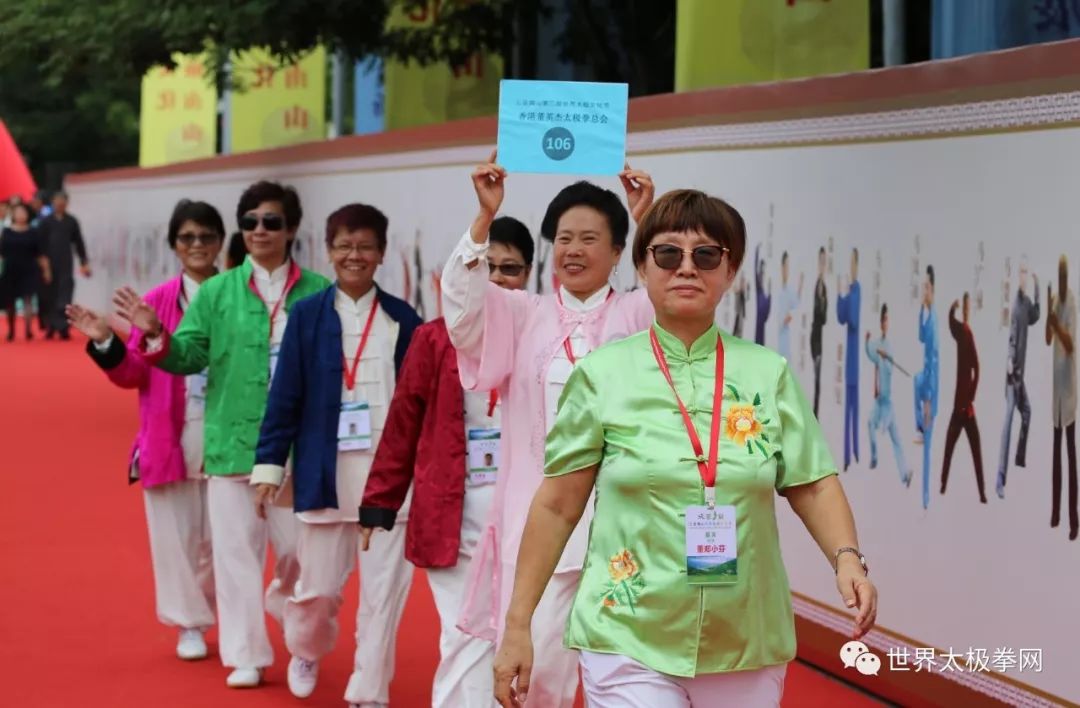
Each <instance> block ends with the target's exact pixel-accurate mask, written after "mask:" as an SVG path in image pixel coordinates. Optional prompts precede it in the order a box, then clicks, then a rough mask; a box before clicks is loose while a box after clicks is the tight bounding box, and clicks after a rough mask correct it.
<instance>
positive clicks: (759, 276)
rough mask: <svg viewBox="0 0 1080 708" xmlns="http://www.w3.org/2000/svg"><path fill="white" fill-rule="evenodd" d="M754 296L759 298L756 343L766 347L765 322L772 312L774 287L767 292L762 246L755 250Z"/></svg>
mask: <svg viewBox="0 0 1080 708" xmlns="http://www.w3.org/2000/svg"><path fill="white" fill-rule="evenodd" d="M770 286H771V284H770ZM754 295H755V296H756V297H757V307H755V308H754V317H755V318H756V319H757V322H756V325H755V327H754V342H755V343H756V344H761V345H764V344H765V322H766V321H767V320H768V319H769V312H770V311H771V310H772V287H769V288H768V290H767V291H766V286H765V261H764V259H762V257H761V246H760V245H759V246H758V247H757V248H755V249H754Z"/></svg>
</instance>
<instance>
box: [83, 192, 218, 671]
mask: <svg viewBox="0 0 1080 708" xmlns="http://www.w3.org/2000/svg"><path fill="white" fill-rule="evenodd" d="M167 238H168V243H169V248H170V249H172V251H173V252H174V253H175V254H176V256H177V258H178V259H179V261H180V267H181V271H180V275H178V276H176V277H174V278H170V279H169V280H166V281H165V282H164V283H162V284H161V285H158V286H157V287H155V288H153V289H152V290H150V292H148V293H147V294H146V302H147V304H149V305H150V306H151V307H152V308H154V311H155V313H157V317H158V319H159V320H161V323H162V326H163V327H164V328H165V329H166V330H168V331H170V332H173V331H175V330H176V327H177V325H179V324H180V320H181V318H182V317H183V314H184V311H185V310H186V309H187V308H188V306H189V305H190V304H191V302H192V300H194V299H195V296H196V294H197V293H198V292H199V289H200V288H201V287H202V284H203V283H204V282H206V280H207V279H208V278H210V277H212V276H213V275H214V274H216V273H217V268H216V267H214V263H215V261H216V260H217V257H218V254H219V253H220V252H221V245H222V241H223V240H224V238H225V225H224V223H223V222H222V220H221V215H220V214H219V213H218V211H217V209H215V208H214V207H212V206H210V205H209V204H207V203H206V202H192V201H188V200H186V199H185V200H183V201H181V202H180V203H179V204H177V205H176V209H175V210H174V211H173V214H172V217H171V218H170V219H169V227H168V236H167ZM67 316H68V320H69V322H70V324H71V326H73V327H75V329H77V330H79V331H80V332H82V333H83V334H84V335H86V336H87V337H88V338H89V339H90V341H89V342H88V343H87V345H86V352H87V354H89V355H90V358H91V359H93V361H94V363H96V364H97V365H98V366H99V367H100V368H101V369H102V371H104V372H105V374H106V375H107V376H108V377H109V380H110V381H112V382H113V383H114V384H116V385H117V386H119V387H120V388H133V389H138V391H139V432H138V433H137V434H136V436H135V444H134V445H133V446H132V449H131V457H130V459H129V461H128V481H129V483H134V482H136V481H141V482H142V487H143V502H144V506H145V508H146V528H147V531H148V533H149V536H150V562H151V566H152V567H153V572H154V591H155V600H156V606H157V617H158V621H159V622H161V623H162V624H164V625H166V626H168V627H177V628H178V631H179V636H178V639H177V644H176V655H177V657H179V658H180V659H184V660H194V659H204V658H206V655H207V649H206V641H205V640H204V638H203V633H204V632H206V630H208V629H209V628H210V627H212V626H213V624H214V612H215V607H214V572H213V555H212V551H211V543H210V518H209V514H208V513H207V506H206V475H204V474H203V416H204V412H205V407H206V372H205V371H202V372H199V373H197V374H192V375H190V376H177V375H174V374H170V373H167V372H165V371H162V370H161V369H155V368H153V367H152V366H150V365H149V364H147V363H146V360H145V359H143V357H142V356H140V355H139V346H140V342H141V340H142V338H143V337H144V334H143V332H141V331H140V330H138V329H133V330H132V332H131V336H130V338H129V339H128V342H127V346H125V345H124V344H123V343H122V342H121V341H120V338H119V337H117V336H116V335H115V334H114V333H113V331H112V329H111V328H110V327H109V323H108V321H107V320H106V319H105V318H104V317H103V316H101V315H99V314H98V313H96V312H94V311H93V310H90V309H88V308H85V307H82V306H81V305H77V304H72V305H69V306H68V308H67Z"/></svg>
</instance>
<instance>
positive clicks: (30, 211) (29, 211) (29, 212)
mask: <svg viewBox="0 0 1080 708" xmlns="http://www.w3.org/2000/svg"><path fill="white" fill-rule="evenodd" d="M16 209H25V210H26V223H27V224H29V223H30V222H31V221H33V220H34V217H35V216H37V215H36V214H35V213H34V207H32V206H30V205H29V204H27V203H26V202H16V203H14V204H12V205H11V221H12V223H14V222H15V210H16Z"/></svg>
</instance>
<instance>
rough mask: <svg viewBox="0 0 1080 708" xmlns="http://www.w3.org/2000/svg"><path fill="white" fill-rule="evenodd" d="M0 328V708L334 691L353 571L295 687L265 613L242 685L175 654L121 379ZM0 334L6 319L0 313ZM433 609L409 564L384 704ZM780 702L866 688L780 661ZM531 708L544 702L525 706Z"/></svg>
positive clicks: (420, 684)
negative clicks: (326, 639)
mask: <svg viewBox="0 0 1080 708" xmlns="http://www.w3.org/2000/svg"><path fill="white" fill-rule="evenodd" d="M18 329H19V340H18V341H16V342H14V343H8V342H6V341H3V339H2V338H0V436H2V437H0V439H2V441H3V444H2V447H0V453H2V454H3V463H2V466H0V479H2V480H3V483H4V487H5V489H4V492H3V494H0V538H2V539H3V542H2V545H0V549H2V552H3V558H4V563H5V567H6V570H5V571H4V572H3V574H2V575H0V578H3V580H2V581H0V607H3V611H2V612H0V638H2V641H0V677H2V678H3V686H4V688H3V693H2V696H3V697H2V698H0V704H2V705H5V706H12V707H13V708H38V707H39V706H41V707H48V708H52V707H54V706H55V707H56V708H66V707H68V706H72V707H74V706H77V707H78V708H125V707H128V706H132V707H135V706H138V707H140V708H141V707H142V706H148V707H151V708H181V707H183V708H190V707H192V706H199V707H200V708H211V707H216V706H229V707H230V708H232V707H235V708H243V707H244V706H259V707H260V708H265V707H273V706H292V707H293V708H298V707H299V706H301V705H303V706H310V707H312V708H314V707H316V706H319V707H321V706H334V707H338V708H340V706H344V705H345V703H344V702H343V700H342V698H341V695H342V692H343V691H344V690H345V682H346V680H347V679H348V675H349V672H350V671H351V667H352V633H353V629H354V624H355V622H354V619H353V618H354V617H355V612H356V581H355V579H354V580H353V581H351V582H350V584H349V587H348V588H347V591H346V597H347V600H346V603H345V606H344V607H343V608H342V633H341V638H340V641H339V642H338V646H337V649H336V650H335V651H334V653H333V654H332V655H330V656H329V657H327V658H326V660H325V661H324V662H323V665H322V668H321V671H320V674H321V677H320V682H319V687H318V690H317V691H316V692H315V694H314V695H313V696H312V697H311V698H310V699H308V700H306V701H302V702H301V701H298V700H297V699H295V698H293V697H292V696H291V695H290V694H289V691H288V688H287V687H286V686H285V677H284V668H285V664H286V661H287V655H286V653H285V651H284V647H283V646H282V642H281V633H280V631H278V629H277V628H276V626H274V624H273V622H272V621H271V628H272V631H271V636H272V637H273V638H274V640H275V652H276V653H277V655H276V658H277V663H276V664H275V665H274V667H273V668H271V669H270V670H269V672H268V673H267V676H266V679H267V681H266V684H265V685H264V686H263V687H262V688H260V689H257V690H253V691H236V690H229V689H226V688H225V675H226V671H225V670H224V669H223V668H222V667H221V665H220V664H219V663H218V661H217V659H216V653H215V643H216V635H215V634H213V633H211V635H210V642H211V658H210V659H208V660H206V661H201V662H193V663H184V662H181V661H179V660H177V659H176V658H175V655H174V649H175V641H176V636H175V633H174V631H173V630H171V629H169V628H165V627H162V626H161V625H159V624H158V623H157V621H156V619H155V616H154V600H153V585H152V577H151V573H150V562H149V550H148V548H147V540H146V531H145V527H144V520H143V507H142V496H141V494H140V491H139V489H138V488H136V487H132V488H128V486H127V482H126V478H125V469H124V463H125V461H126V459H127V458H126V456H127V453H128V451H129V448H130V445H131V440H132V436H133V435H134V432H135V428H136V418H137V412H136V401H135V394H134V393H133V392H130V391H122V390H120V389H117V388H115V387H113V386H112V385H111V384H110V383H109V382H108V381H107V380H106V378H105V377H104V375H102V374H101V373H100V372H99V371H98V370H97V369H96V367H94V365H93V364H92V363H91V362H90V360H89V359H88V358H87V357H86V355H85V354H84V353H83V351H82V347H83V343H82V342H55V341H54V342H46V341H42V340H41V338H40V335H39V338H38V339H37V340H35V341H33V342H30V343H26V342H24V341H23V340H22V332H21V330H22V327H21V323H20V327H19V328H18ZM0 332H2V333H3V334H5V335H6V333H7V332H6V326H3V325H0ZM437 640H438V616H437V615H436V613H435V607H434V604H433V602H432V599H431V593H430V591H429V590H428V587H427V582H426V580H425V579H424V576H423V574H422V573H421V572H418V573H417V574H416V582H415V583H414V585H413V589H412V594H411V595H410V597H409V604H408V606H407V608H406V610H405V620H404V622H403V624H402V628H401V632H400V634H399V637H398V646H397V673H396V678H395V680H394V682H393V684H392V685H391V689H390V695H391V705H392V706H394V708H422V707H423V706H428V705H430V700H431V677H432V676H433V674H434V670H435V665H436V663H437V661H438V645H437ZM783 703H784V706H785V708H798V707H800V706H836V705H844V706H863V705H875V704H876V702H875V701H873V700H871V699H869V698H867V697H865V696H863V695H861V694H859V693H857V692H855V691H853V690H851V689H850V688H848V687H847V686H845V685H844V684H841V683H838V682H836V681H834V680H832V679H830V678H828V677H826V676H823V675H822V674H819V673H817V672H816V671H814V670H812V669H809V668H807V667H806V666H804V665H801V664H798V663H793V664H792V665H791V667H790V668H789V669H788V677H787V685H786V689H785V696H784V702H783ZM536 708H544V707H543V706H537V707H536Z"/></svg>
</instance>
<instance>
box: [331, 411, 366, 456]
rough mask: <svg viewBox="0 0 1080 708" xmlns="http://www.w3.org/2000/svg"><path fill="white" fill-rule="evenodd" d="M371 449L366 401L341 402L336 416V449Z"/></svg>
mask: <svg viewBox="0 0 1080 708" xmlns="http://www.w3.org/2000/svg"><path fill="white" fill-rule="evenodd" d="M370 449H371V408H370V407H368V404H367V401H356V402H342V404H341V414H340V415H339V416H338V450H342V451H347V450H370Z"/></svg>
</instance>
